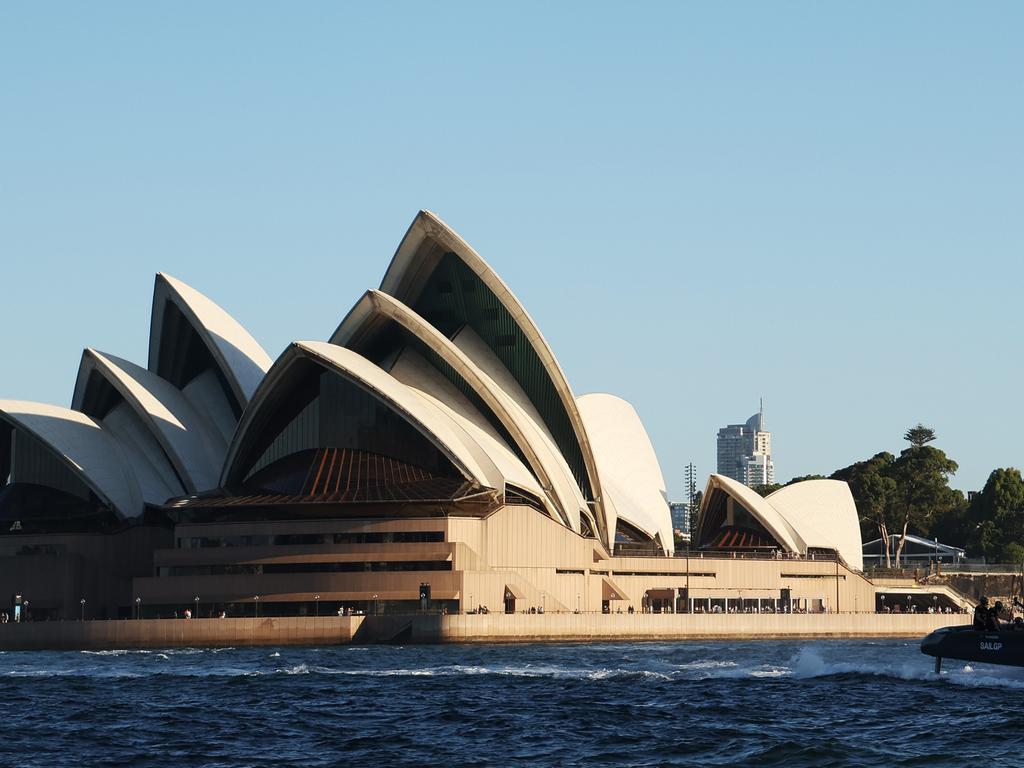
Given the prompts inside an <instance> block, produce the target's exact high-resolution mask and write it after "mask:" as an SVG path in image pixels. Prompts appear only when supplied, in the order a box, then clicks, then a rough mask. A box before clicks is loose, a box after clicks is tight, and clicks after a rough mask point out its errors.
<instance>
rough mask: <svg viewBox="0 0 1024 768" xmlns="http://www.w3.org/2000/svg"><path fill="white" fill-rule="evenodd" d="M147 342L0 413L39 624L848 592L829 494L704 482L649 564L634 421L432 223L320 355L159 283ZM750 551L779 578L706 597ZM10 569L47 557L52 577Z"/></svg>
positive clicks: (839, 528)
mask: <svg viewBox="0 0 1024 768" xmlns="http://www.w3.org/2000/svg"><path fill="white" fill-rule="evenodd" d="M150 328H151V331H150V344H149V359H148V362H147V365H146V366H145V367H143V366H141V365H138V364H135V363H133V362H130V361H128V360H125V359H122V358H120V357H117V356H114V355H112V354H108V353H104V352H100V351H97V350H93V349H87V350H85V352H84V353H83V355H82V359H81V364H80V367H79V372H78V379H77V381H76V383H75V387H74V394H73V397H72V402H71V407H70V408H62V407H57V406H50V405H42V404H38V403H29V402H22V401H0V479H3V485H2V488H0V525H3V527H4V529H5V534H6V535H5V536H3V537H2V538H3V540H4V542H5V543H3V544H0V547H2V551H0V587H2V586H6V587H8V591H9V592H11V591H17V592H23V591H25V592H31V593H32V594H33V595H34V597H35V601H34V605H35V609H36V611H38V612H39V613H40V614H46V615H49V616H52V617H64V616H67V615H69V613H71V611H72V610H73V608H74V606H76V605H77V603H78V600H77V599H75V598H74V596H75V595H77V594H79V593H82V594H83V595H84V594H85V592H86V591H87V590H92V591H91V592H89V601H90V605H96V606H98V607H97V608H96V613H97V615H100V613H102V615H105V616H116V615H122V616H123V615H126V612H129V611H140V612H142V611H145V612H146V613H147V615H170V612H171V611H172V610H175V609H176V607H180V606H182V605H185V604H188V603H189V602H190V601H191V600H192V599H193V598H192V596H193V595H195V596H196V599H197V602H198V597H199V595H202V600H203V603H204V604H205V605H206V606H207V610H208V611H209V612H210V614H211V615H212V613H213V612H214V611H215V610H216V611H220V610H224V611H232V612H234V613H244V612H245V611H247V610H250V609H252V610H262V611H264V612H268V613H274V612H277V613H279V614H289V613H304V612H306V611H309V610H310V609H311V606H313V605H314V601H315V610H317V611H319V610H320V608H321V604H322V605H323V606H324V607H325V609H326V610H330V611H334V610H370V609H371V607H372V609H373V610H375V611H378V612H386V611H388V610H393V611H401V610H412V609H416V608H419V609H423V608H425V607H427V606H429V607H432V608H437V609H438V610H445V611H464V610H472V609H475V608H476V607H478V606H489V608H490V609H491V610H494V609H501V608H504V609H505V610H510V611H518V610H523V609H525V608H526V607H527V606H529V607H530V608H534V609H539V610H547V611H558V610H563V611H572V610H575V611H588V610H589V611H594V610H605V611H609V610H622V609H624V607H627V606H628V607H630V608H635V609H636V610H655V609H657V610H664V611H676V610H694V606H695V605H703V604H704V601H706V605H707V607H708V609H709V610H710V609H711V608H712V606H713V603H714V604H715V605H717V602H715V601H719V602H720V601H722V600H724V601H725V606H726V607H728V606H729V602H728V601H729V600H730V599H731V600H734V601H736V600H739V601H741V602H742V600H744V599H746V600H757V601H759V602H758V606H759V607H760V606H761V603H760V601H762V600H764V601H772V603H773V605H774V607H775V608H778V607H779V600H780V590H781V594H782V595H787V596H788V598H789V599H790V600H792V599H794V598H795V599H797V600H798V601H799V600H801V599H802V600H804V601H805V604H806V605H811V604H812V602H813V601H815V600H816V601H817V603H816V604H817V605H818V607H819V608H820V609H821V610H825V606H826V605H829V606H832V608H834V609H838V605H839V603H840V601H844V602H845V601H849V600H853V601H859V604H863V605H864V606H867V605H868V603H870V602H871V600H872V599H873V598H872V595H873V593H872V592H871V589H870V585H868V586H866V587H865V586H864V585H863V584H861V582H864V584H867V582H866V581H865V580H864V579H863V578H862V577H859V576H856V572H857V571H859V570H860V567H861V561H860V534H859V529H858V527H857V518H856V511H855V509H853V507H852V499H850V498H849V491H848V489H846V486H845V484H841V483H830V482H821V483H800V484H798V485H796V486H792V487H790V488H785V489H783V490H781V491H779V492H777V493H776V494H773V495H772V496H770V497H768V498H767V499H761V498H760V497H758V496H757V495H756V494H754V493H753V492H752V491H750V489H747V488H745V487H744V486H741V485H739V484H737V483H734V482H732V481H730V480H728V478H723V477H720V476H713V477H712V479H711V481H710V482H709V485H708V490H707V492H706V494H705V499H704V502H705V503H704V507H703V508H702V514H701V524H700V527H699V530H698V532H697V538H698V540H699V541H697V542H696V543H697V544H698V545H699V546H700V547H703V549H704V550H706V551H705V552H703V553H702V554H701V555H700V557H701V559H703V560H706V562H705V564H704V565H703V566H701V567H700V568H699V569H696V570H695V569H693V568H692V567H691V562H692V559H693V558H692V557H687V558H685V559H684V558H682V557H672V555H673V554H674V548H675V544H674V536H673V530H672V523H671V518H670V514H669V507H668V503H667V498H666V490H665V481H664V477H663V475H662V472H661V468H660V466H659V464H658V460H657V458H656V456H655V453H654V449H653V447H652V446H651V442H650V439H649V438H648V436H647V433H646V431H645V429H644V427H643V425H642V423H641V421H640V419H639V417H638V415H637V413H636V411H635V410H634V409H633V407H632V406H631V405H630V404H629V403H627V402H625V401H624V400H622V399H620V398H617V397H615V396H612V395H607V394H589V395H584V396H577V395H576V394H574V392H573V390H572V388H571V387H570V386H569V383H568V380H567V378H566V376H565V374H564V372H563V371H562V369H561V367H560V366H559V364H558V362H557V360H556V358H555V356H554V353H553V351H552V350H551V348H550V346H549V345H548V343H547V342H546V341H545V339H544V337H543V336H542V334H541V332H540V330H539V329H538V328H537V326H536V324H535V323H534V322H533V320H532V319H531V318H530V316H529V314H528V313H527V312H526V310H525V308H524V307H523V306H522V304H521V303H520V302H519V301H518V300H517V299H516V297H515V296H514V295H513V293H512V292H511V290H510V289H509V288H508V287H507V286H506V285H505V283H504V282H503V281H502V280H501V278H500V277H499V276H498V275H497V274H496V273H495V272H494V270H493V269H492V268H491V267H490V266H489V265H488V264H487V263H486V262H485V261H484V260H483V259H482V258H481V257H480V256H479V255H478V254H477V253H476V251H474V250H473V249H472V248H471V247H470V246H469V245H468V244H467V243H466V242H465V241H464V240H463V239H462V238H461V237H459V236H458V235H457V234H456V233H455V232H454V231H453V230H452V229H451V228H449V227H448V226H447V225H446V224H445V223H444V222H443V221H441V220H440V219H439V218H438V217H437V216H435V215H434V214H432V213H429V212H425V211H423V212H420V213H419V214H418V215H417V216H416V217H415V219H414V221H413V222H412V225H411V226H410V227H409V229H408V231H407V232H406V234H405V237H404V238H403V239H402V241H401V243H400V245H399V246H398V249H397V252H396V253H395V255H394V257H393V259H392V261H391V264H390V266H389V267H388V269H387V271H386V273H385V275H384V278H383V280H382V282H381V284H380V286H379V288H378V289H376V290H369V291H367V292H366V293H365V294H364V295H363V296H362V297H361V298H360V299H359V301H358V302H357V303H356V305H355V306H354V307H353V308H352V309H351V310H350V311H349V312H348V313H347V314H346V315H345V316H344V318H343V319H342V320H341V322H340V324H339V325H338V327H337V328H336V329H335V330H334V332H333V333H332V334H331V335H330V336H329V338H327V339H326V340H313V341H295V342H293V343H292V344H290V345H289V346H288V347H287V348H286V349H285V350H284V352H283V353H281V355H280V356H279V357H278V358H277V359H276V360H272V359H271V358H270V357H269V356H268V355H267V354H266V352H265V351H264V350H263V348H262V347H260V345H259V344H258V343H257V342H256V341H255V340H254V339H253V338H252V336H251V335H250V334H249V333H248V332H247V331H246V330H245V329H244V328H243V327H242V326H241V325H240V324H239V323H237V322H236V321H235V320H234V319H233V318H232V317H231V316H230V315H229V314H228V313H227V312H225V311H224V310H223V309H221V308H220V307H219V306H217V305H216V304H215V303H213V302H212V301H211V300H210V299H208V298H207V297H206V296H204V295H203V294H201V293H199V292H198V291H196V290H194V289H193V288H191V287H189V286H188V285H186V284H184V283H182V282H181V281H179V280H176V279H174V278H172V277H170V276H167V275H164V274H160V275H157V278H156V285H155V289H154V295H153V310H152V318H151V326H150ZM822 510H828V511H827V512H823V511H822ZM830 516H831V517H830ZM725 549H728V550H731V555H730V560H731V561H732V562H731V563H727V562H724V561H723V563H721V564H720V565H718V566H715V567H711V565H709V563H711V562H712V561H714V560H715V558H716V557H717V555H716V554H715V553H716V552H718V551H719V550H725ZM768 551H770V552H784V553H785V554H787V555H788V556H791V557H792V558H793V559H794V560H796V561H798V562H795V563H793V564H791V565H789V566H788V570H782V571H780V570H779V568H778V567H776V566H774V565H769V566H765V565H764V564H765V563H766V562H768V563H771V562H773V561H771V560H768V559H767V558H762V559H759V560H758V559H755V560H751V562H756V563H759V564H760V565H759V566H757V567H762V568H764V567H767V570H765V571H764V575H763V577H759V578H761V580H762V581H763V582H764V584H763V588H761V589H760V591H758V590H757V589H753V590H752V589H750V588H748V589H747V590H746V596H744V595H742V594H740V592H739V591H737V589H735V588H734V587H733V586H730V585H731V584H733V582H735V581H736V580H737V579H739V581H743V578H740V577H739V576H737V575H736V574H737V573H738V572H737V571H736V570H735V569H736V568H737V567H741V566H742V565H744V561H742V560H741V561H737V559H736V556H735V555H736V553H737V552H740V553H746V554H750V555H751V556H757V555H764V554H765V552H768ZM829 553H831V557H832V560H833V561H834V563H835V565H834V566H833V568H834V569H835V570H836V573H835V581H836V589H835V594H834V596H833V595H832V592H831V591H828V595H827V596H826V594H825V592H826V591H825V590H822V589H821V588H820V582H815V581H814V578H817V577H812V576H811V575H808V576H807V578H806V580H805V581H804V582H800V583H798V584H796V585H795V586H793V585H790V586H788V587H786V586H780V584H782V582H783V581H784V580H785V579H786V578H790V577H791V578H792V579H794V580H796V581H798V582H799V581H800V579H802V578H803V576H802V575H801V574H802V573H803V572H804V571H806V573H807V574H818V573H819V572H820V571H821V568H820V562H818V561H815V559H814V555H816V554H817V555H821V556H824V557H825V558H826V559H827V557H828V555H829ZM19 555H20V556H22V557H21V559H19ZM26 555H27V556H32V555H35V556H38V557H40V558H43V560H45V558H47V557H49V558H57V559H60V558H62V557H63V558H64V559H63V560H61V562H64V563H65V564H66V568H65V570H66V573H65V576H64V577H63V581H61V578H60V577H58V576H55V575H53V573H51V571H53V568H52V567H50V566H52V565H53V562H51V561H46V562H44V561H43V560H39V561H38V562H37V566H38V567H36V566H32V565H31V562H33V561H32V558H31V557H25V556H26ZM820 559H821V558H820V557H819V561H820ZM737 562H739V563H740V566H737V565H736V563H737ZM839 565H841V566H842V568H843V579H844V580H846V579H847V576H846V574H849V575H850V576H849V580H848V581H847V583H846V584H844V585H842V590H840V588H839V586H840V584H839V571H838V567H839ZM48 567H49V568H50V570H47V568H48ZM801 569H803V570H801ZM47 574H49V575H47ZM794 574H795V575H794ZM858 579H859V581H858ZM780 580H781V581H780ZM747 581H750V579H747ZM754 581H757V579H755V580H754ZM69 583H71V584H72V586H68V584H69ZM737 583H738V582H737ZM858 590H859V591H858ZM841 592H842V594H840V593H841ZM85 599H86V598H85V597H83V598H82V600H85ZM695 601H697V602H695ZM257 603H258V605H257ZM84 604H85V603H83V605H84ZM69 606H71V607H69ZM99 606H102V608H100V607H99ZM261 606H262V607H261Z"/></svg>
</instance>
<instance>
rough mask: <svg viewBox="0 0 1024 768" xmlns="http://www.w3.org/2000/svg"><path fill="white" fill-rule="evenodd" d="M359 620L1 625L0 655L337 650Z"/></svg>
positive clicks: (297, 619) (350, 635)
mask: <svg viewBox="0 0 1024 768" xmlns="http://www.w3.org/2000/svg"><path fill="white" fill-rule="evenodd" d="M363 618H364V617H362V616H321V617H319V618H314V617H312V616H307V617H294V618H291V617H289V618H260V619H191V620H185V619H177V620H175V619H143V620H141V621H134V620H130V619H124V620H118V621H84V622H83V621H61V622H57V621H46V622H34V623H28V624H0V649H3V650H38V649H44V648H99V649H103V648H173V647H182V646H186V647H187V646H192V647H228V646H241V645H337V644H339V643H348V642H350V641H351V640H352V638H353V636H354V635H355V634H356V632H357V631H358V629H359V626H360V624H361V623H362V621H363Z"/></svg>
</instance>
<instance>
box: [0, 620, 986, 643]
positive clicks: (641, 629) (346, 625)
mask: <svg viewBox="0 0 1024 768" xmlns="http://www.w3.org/2000/svg"><path fill="white" fill-rule="evenodd" d="M969 620H970V617H969V616H968V615H966V614H876V613H836V614H692V615H687V614H633V615H628V614H612V615H607V614H596V613H594V614H586V613H584V614H571V613H560V614H554V613H551V614H508V615H506V614H486V615H483V614H469V615H447V616H437V615H415V616H381V617H376V616H322V617H311V616H308V617H289V618H260V619H256V618H246V619H192V620H185V619H176V620H175V619H142V620H138V621H135V620H123V621H84V622H80V621H68V622H39V623H28V624H3V625H0V649H3V650H41V649H86V650H92V649H97V650H99V649H112V648H171V647H181V646H192V647H226V646H235V647H237V646H247V645H344V644H348V643H379V642H406V643H515V642H598V641H601V642H608V641H642V640H681V641H685V640H710V639H718V640H757V639H765V640H767V639H786V638H791V639H829V638H856V637H909V638H920V637H923V636H924V635H926V634H928V633H929V632H931V631H932V630H934V629H937V628H939V627H944V626H949V625H952V624H963V623H967V622H968V621H969Z"/></svg>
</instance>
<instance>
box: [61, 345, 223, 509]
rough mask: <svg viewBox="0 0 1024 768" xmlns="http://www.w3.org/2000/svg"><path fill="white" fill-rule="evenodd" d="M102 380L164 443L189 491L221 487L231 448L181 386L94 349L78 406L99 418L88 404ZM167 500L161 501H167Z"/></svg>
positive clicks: (79, 386) (82, 370)
mask: <svg viewBox="0 0 1024 768" xmlns="http://www.w3.org/2000/svg"><path fill="white" fill-rule="evenodd" d="M93 376H99V377H101V378H102V380H104V381H106V382H108V383H109V384H110V386H112V387H113V388H114V390H116V391H117V393H118V394H119V395H120V396H121V397H122V398H124V400H125V401H126V402H127V403H128V404H129V405H130V406H131V407H132V408H133V410H134V411H135V412H136V414H138V416H139V418H140V419H141V420H142V421H143V422H144V423H145V425H146V426H147V427H148V429H149V431H150V433H151V434H152V435H153V437H154V438H155V439H156V441H157V442H158V443H159V444H160V447H161V448H162V450H163V452H164V453H165V454H166V456H167V458H168V460H169V461H170V463H171V464H172V465H173V467H174V470H175V472H176V473H177V476H178V478H179V479H180V481H181V482H182V484H183V485H184V490H185V491H187V492H189V493H196V492H199V491H207V490H211V489H213V488H216V487H217V481H218V477H219V474H220V467H221V464H222V463H223V461H224V454H225V452H226V451H227V444H226V442H225V441H224V439H223V437H222V436H221V434H220V433H219V432H217V431H216V430H214V429H211V428H210V426H209V422H208V421H207V420H206V419H204V418H203V417H202V416H200V414H199V413H198V412H197V411H196V410H195V408H193V406H192V404H191V402H189V399H188V398H187V397H186V396H185V395H184V393H182V392H181V390H179V389H178V388H177V387H175V386H174V385H172V384H171V383H169V382H168V381H166V380H164V379H162V378H160V377H159V376H157V375H156V374H155V373H153V372H152V371H148V370H146V369H145V368H143V367H141V366H138V365H135V363H132V362H129V361H128V360H123V359H121V358H119V357H115V356H114V355H107V354H104V353H102V352H97V351H96V350H93V349H87V350H85V352H84V353H83V354H82V361H81V364H80V366H79V371H78V381H77V383H76V385H75V394H74V398H73V400H72V408H74V409H75V410H77V411H83V412H85V413H88V414H89V415H91V416H93V417H95V418H101V417H102V416H103V415H105V414H100V413H96V412H93V411H92V410H91V408H90V405H91V404H90V403H88V402H87V394H88V390H89V384H90V380H91V378H92V377H93ZM165 500H166V498H165V499H161V500H160V501H161V502H163V501H165Z"/></svg>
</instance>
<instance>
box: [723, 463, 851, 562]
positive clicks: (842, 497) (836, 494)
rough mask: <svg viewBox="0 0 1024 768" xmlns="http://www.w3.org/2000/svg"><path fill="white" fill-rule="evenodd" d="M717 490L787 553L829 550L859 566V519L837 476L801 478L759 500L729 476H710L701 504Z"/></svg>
mask: <svg viewBox="0 0 1024 768" xmlns="http://www.w3.org/2000/svg"><path fill="white" fill-rule="evenodd" d="M715 489H720V490H721V491H723V492H725V493H727V494H729V495H730V496H732V497H733V498H734V499H736V500H737V501H739V502H740V503H741V504H742V505H743V507H744V508H745V509H746V510H747V511H748V512H750V514H752V515H753V516H754V517H755V518H757V520H758V522H760V523H761V525H763V526H764V527H765V529H766V530H767V531H768V532H769V533H770V534H772V536H774V537H775V539H776V541H778V542H779V544H781V545H782V546H783V547H785V548H786V549H787V550H789V551H790V552H796V553H800V554H806V553H807V550H808V549H813V548H821V549H833V550H835V551H836V552H838V553H839V556H840V557H842V559H843V560H844V561H845V562H846V564H847V565H849V566H850V567H851V568H855V569H857V570H863V567H864V558H863V551H862V548H861V536H860V521H859V518H858V516H857V507H856V505H855V504H854V501H853V495H852V494H851V493H850V487H849V486H848V485H847V484H846V483H844V482H841V481H839V480H804V481H802V482H799V483H793V484H792V485H787V486H785V487H784V488H781V489H779V490H778V491H775V492H774V493H772V494H770V495H769V496H767V497H765V498H762V497H761V495H760V494H758V493H757V492H755V491H753V490H752V489H750V488H748V487H747V486H745V485H743V483H740V482H738V481H736V480H733V479H732V478H729V477H726V476H724V475H712V476H711V478H710V479H709V480H708V487H707V490H706V491H705V492H704V498H705V503H706V502H707V500H708V499H709V498H710V495H711V492H712V491H713V490H715Z"/></svg>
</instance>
